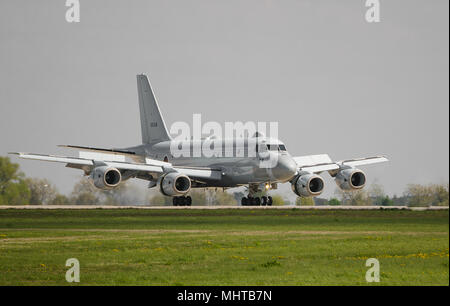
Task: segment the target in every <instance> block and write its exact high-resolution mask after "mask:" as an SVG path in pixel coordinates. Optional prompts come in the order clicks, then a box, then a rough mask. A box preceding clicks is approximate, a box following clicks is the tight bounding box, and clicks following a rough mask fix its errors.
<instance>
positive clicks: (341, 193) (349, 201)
mask: <svg viewBox="0 0 450 306" xmlns="http://www.w3.org/2000/svg"><path fill="white" fill-rule="evenodd" d="M335 193H336V194H337V195H338V197H339V198H340V199H341V203H342V205H351V206H365V205H372V201H371V199H370V197H369V195H368V193H367V191H365V190H362V189H359V190H352V191H346V190H342V189H340V188H337V189H336V192H335Z"/></svg>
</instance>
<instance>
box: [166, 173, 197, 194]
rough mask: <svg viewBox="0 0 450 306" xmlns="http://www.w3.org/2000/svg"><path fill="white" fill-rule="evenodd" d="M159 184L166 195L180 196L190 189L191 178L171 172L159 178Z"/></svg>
mask: <svg viewBox="0 0 450 306" xmlns="http://www.w3.org/2000/svg"><path fill="white" fill-rule="evenodd" d="M159 186H160V190H161V193H162V194H164V195H166V196H180V195H184V194H186V193H188V192H189V190H191V180H190V179H189V177H187V176H186V175H184V174H180V173H177V172H171V173H168V174H165V175H163V176H161V177H160V178H159Z"/></svg>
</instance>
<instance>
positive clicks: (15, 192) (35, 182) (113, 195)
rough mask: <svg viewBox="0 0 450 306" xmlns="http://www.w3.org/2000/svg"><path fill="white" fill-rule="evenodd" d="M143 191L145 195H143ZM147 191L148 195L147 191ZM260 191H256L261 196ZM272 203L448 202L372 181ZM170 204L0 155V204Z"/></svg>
mask: <svg viewBox="0 0 450 306" xmlns="http://www.w3.org/2000/svg"><path fill="white" fill-rule="evenodd" d="M143 193H146V195H143ZM147 194H148V195H147ZM190 195H191V197H192V202H193V203H195V205H239V203H240V202H241V198H242V197H244V196H245V194H244V192H234V193H228V192H225V191H222V190H221V189H207V190H204V189H198V190H192V191H191V192H190ZM262 195H263V194H262V193H261V194H257V196H262ZM272 198H273V205H275V206H277V205H290V204H295V205H308V206H309V205H311V206H312V205H354V206H358V205H360V206H364V205H378V206H393V205H395V206H448V200H449V185H448V184H447V185H443V184H430V185H418V184H411V185H408V186H407V188H406V191H405V192H404V194H403V195H401V196H393V197H389V196H388V195H386V194H385V192H384V190H383V187H382V186H381V185H379V184H372V185H371V186H369V188H368V189H367V190H366V189H363V190H359V191H353V192H344V191H342V190H340V189H339V188H337V189H336V192H335V196H334V197H332V198H331V199H324V198H320V197H318V198H300V197H298V198H297V199H296V200H295V203H292V202H290V201H289V200H288V199H286V198H285V197H283V196H282V195H281V194H272ZM28 204H32V205H69V204H72V205H79V204H84V205H136V204H144V205H155V206H156V205H167V206H171V205H172V199H171V198H170V197H165V196H163V195H162V194H160V193H159V192H157V191H151V192H148V190H142V189H141V188H138V187H137V186H135V185H133V184H130V183H128V182H124V183H122V184H120V185H119V187H117V188H115V189H113V190H108V191H102V190H98V189H97V188H95V187H94V186H92V185H91V184H90V183H89V182H88V180H87V179H86V178H82V179H81V180H80V181H79V182H78V183H77V184H75V186H74V188H73V190H72V192H71V193H70V194H69V195H64V194H61V193H59V192H58V190H57V188H56V187H55V186H54V185H53V184H52V183H51V182H50V181H48V180H47V179H38V178H28V177H26V176H25V175H24V174H23V173H22V172H21V171H20V169H19V165H18V164H16V163H12V162H11V161H10V159H9V158H8V157H0V205H28Z"/></svg>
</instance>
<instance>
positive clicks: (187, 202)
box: [172, 196, 192, 206]
mask: <svg viewBox="0 0 450 306" xmlns="http://www.w3.org/2000/svg"><path fill="white" fill-rule="evenodd" d="M172 204H173V206H191V205H192V198H191V197H190V196H187V197H184V196H182V197H173V198H172Z"/></svg>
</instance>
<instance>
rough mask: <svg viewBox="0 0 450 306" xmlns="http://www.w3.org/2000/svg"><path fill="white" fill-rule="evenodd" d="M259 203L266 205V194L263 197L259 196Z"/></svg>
mask: <svg viewBox="0 0 450 306" xmlns="http://www.w3.org/2000/svg"><path fill="white" fill-rule="evenodd" d="M261 205H262V206H266V205H267V197H266V196H263V197H262V198H261Z"/></svg>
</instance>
